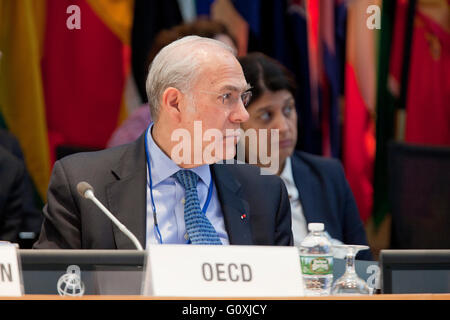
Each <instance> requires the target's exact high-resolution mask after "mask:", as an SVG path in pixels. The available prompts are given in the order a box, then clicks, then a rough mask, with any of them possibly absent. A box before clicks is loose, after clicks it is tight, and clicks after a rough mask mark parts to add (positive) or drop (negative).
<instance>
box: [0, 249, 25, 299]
mask: <svg viewBox="0 0 450 320" xmlns="http://www.w3.org/2000/svg"><path fill="white" fill-rule="evenodd" d="M21 295H22V281H21V276H20V271H19V259H18V255H17V247H16V246H15V245H14V244H12V243H8V242H1V243H0V296H3V297H18V296H21Z"/></svg>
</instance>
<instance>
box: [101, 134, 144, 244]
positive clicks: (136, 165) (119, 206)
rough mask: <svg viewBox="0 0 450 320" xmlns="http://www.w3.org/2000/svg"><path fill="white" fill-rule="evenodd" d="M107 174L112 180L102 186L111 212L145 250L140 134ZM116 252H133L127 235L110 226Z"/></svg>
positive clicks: (142, 141) (142, 138)
mask: <svg viewBox="0 0 450 320" xmlns="http://www.w3.org/2000/svg"><path fill="white" fill-rule="evenodd" d="M111 174H112V175H114V177H115V178H116V181H114V182H112V183H110V184H108V185H107V186H106V195H107V199H108V204H109V207H110V208H111V212H112V213H113V214H114V215H115V216H116V218H117V219H118V220H119V221H120V222H121V223H122V224H123V225H125V226H126V227H127V228H128V229H129V230H130V231H131V232H132V233H133V234H134V235H135V236H136V237H137V239H138V240H139V242H140V243H141V244H142V246H143V247H145V239H146V236H145V235H146V215H147V202H146V194H147V186H146V184H147V169H146V156H145V149H144V135H141V137H140V138H139V139H138V140H136V141H135V142H134V143H131V144H130V145H129V146H128V148H127V149H126V151H125V152H124V154H123V156H122V157H121V159H120V161H118V163H117V166H116V167H115V168H112V170H111ZM113 231H114V239H115V242H116V246H117V249H134V248H135V247H134V245H133V243H132V242H131V240H130V239H128V237H127V236H125V235H124V234H123V232H122V231H120V230H119V229H118V228H117V227H115V226H113Z"/></svg>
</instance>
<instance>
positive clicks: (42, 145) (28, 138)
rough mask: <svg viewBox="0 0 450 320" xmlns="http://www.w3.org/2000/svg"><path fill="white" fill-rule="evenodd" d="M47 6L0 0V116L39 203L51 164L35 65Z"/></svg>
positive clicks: (23, 0) (30, 1) (29, 1)
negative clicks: (17, 147) (21, 157)
mask: <svg viewBox="0 0 450 320" xmlns="http://www.w3.org/2000/svg"><path fill="white" fill-rule="evenodd" d="M45 9H46V2H45V1H39V5H37V3H36V2H35V1H33V0H20V1H11V0H0V50H1V51H2V54H3V56H2V59H1V60H0V112H1V113H2V116H3V118H4V119H5V122H6V124H7V126H8V129H9V131H10V132H12V133H13V134H14V135H15V136H16V137H17V138H18V139H19V142H20V145H21V147H22V151H23V153H24V156H25V162H26V165H27V169H28V171H29V173H30V175H31V177H32V179H33V182H34V184H35V185H36V188H37V190H38V192H39V195H40V196H41V199H42V200H43V201H46V192H47V187H48V182H49V178H50V160H49V147H48V137H47V123H46V115H45V101H44V91H43V86H42V77H41V66H40V60H41V55H42V46H43V44H42V41H43V34H44V32H43V31H44V28H45V24H44V23H45V19H44V18H43V17H45Z"/></svg>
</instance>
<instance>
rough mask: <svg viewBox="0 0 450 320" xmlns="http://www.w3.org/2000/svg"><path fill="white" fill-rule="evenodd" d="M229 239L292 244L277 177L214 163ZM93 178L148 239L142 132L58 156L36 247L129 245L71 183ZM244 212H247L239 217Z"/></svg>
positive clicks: (102, 196)
mask: <svg viewBox="0 0 450 320" xmlns="http://www.w3.org/2000/svg"><path fill="white" fill-rule="evenodd" d="M211 169H212V170H211V172H212V175H213V178H214V182H215V186H216V188H217V192H218V195H219V200H220V202H221V205H222V211H223V214H224V220H225V227H226V230H227V232H228V237H229V240H230V244H239V245H286V246H287V245H292V243H293V241H292V231H291V211H290V204H289V201H288V196H287V191H286V188H285V186H284V184H283V182H282V180H281V179H280V178H279V177H278V176H263V175H260V170H259V168H257V167H255V166H251V165H247V164H233V165H225V164H214V165H212V167H211ZM80 181H87V182H88V183H90V184H91V185H92V186H93V188H94V191H95V195H96V197H97V198H98V199H99V200H100V201H101V202H102V203H103V204H104V205H105V206H106V207H107V208H108V209H109V210H110V211H111V212H112V213H113V214H114V215H115V216H116V217H117V219H119V221H121V222H122V223H123V224H124V225H125V226H127V228H128V229H130V231H131V232H133V233H134V234H135V235H136V237H137V238H138V240H139V241H140V243H141V244H142V246H144V247H145V239H146V215H147V212H146V203H147V202H146V182H147V169H146V156H145V150H144V135H142V136H141V137H140V138H139V139H138V140H136V141H135V142H133V143H130V144H126V145H123V146H119V147H115V148H111V149H106V150H102V151H98V152H88V153H78V154H74V155H72V156H68V157H66V158H63V159H61V160H59V161H57V162H56V163H55V165H54V168H53V172H52V176H51V179H50V185H49V189H48V193H47V201H48V203H47V204H46V205H45V207H44V209H43V211H44V216H45V218H44V222H43V225H42V230H41V234H40V238H39V239H38V241H37V242H36V243H35V244H34V248H38V249H47V248H48V249H50V248H61V249H66V248H67V249H69V248H72V249H133V248H134V246H133V244H132V242H131V241H130V240H129V239H128V238H127V237H126V236H125V235H124V234H122V232H121V231H120V230H119V229H118V228H116V227H115V226H114V225H113V223H112V222H110V221H109V219H108V218H107V217H106V216H105V215H104V214H103V213H102V212H101V211H100V209H98V208H97V207H96V206H95V205H94V204H93V203H92V202H91V201H89V200H87V199H84V198H82V197H81V196H80V195H79V194H78V193H77V190H76V186H77V184H78V182H80ZM243 214H245V215H246V217H245V218H243V219H242V218H241V217H242V215H243Z"/></svg>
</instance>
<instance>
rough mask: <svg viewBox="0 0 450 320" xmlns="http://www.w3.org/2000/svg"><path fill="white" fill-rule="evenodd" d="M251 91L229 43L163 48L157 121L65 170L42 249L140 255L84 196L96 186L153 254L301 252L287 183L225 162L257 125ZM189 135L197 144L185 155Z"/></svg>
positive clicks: (154, 96)
mask: <svg viewBox="0 0 450 320" xmlns="http://www.w3.org/2000/svg"><path fill="white" fill-rule="evenodd" d="M248 89H249V86H248V84H247V82H246V80H245V77H244V75H243V72H242V68H241V66H240V64H239V62H238V61H237V59H236V58H235V56H234V54H233V50H232V49H231V48H229V47H228V46H227V45H225V44H223V43H221V42H219V41H216V40H212V39H206V38H201V37H197V36H189V37H185V38H182V39H180V40H177V41H175V42H173V43H171V44H170V45H168V46H166V47H165V48H163V49H162V50H161V51H160V53H159V54H158V55H157V56H156V57H155V59H154V60H153V62H152V65H151V67H150V70H149V75H148V78H147V94H148V98H149V104H150V106H151V114H152V119H154V123H152V124H151V125H150V126H149V128H148V129H147V130H146V131H145V132H144V133H143V134H142V135H141V137H140V138H139V139H138V140H137V141H135V142H133V143H131V144H127V145H123V146H119V147H115V148H110V149H106V150H102V151H99V152H93V153H80V154H75V155H72V156H69V157H66V158H64V159H62V160H60V161H57V162H56V163H55V166H54V168H53V172H52V177H51V181H50V185H49V189H48V203H47V205H46V206H45V207H44V216H45V219H44V223H43V226H42V231H41V235H40V239H39V240H38V241H37V242H36V243H35V245H34V247H35V248H74V249H75V248H83V249H130V248H133V243H132V242H131V241H130V240H129V239H128V238H127V237H126V236H125V235H123V234H122V232H121V231H120V230H119V229H117V228H116V227H115V226H114V225H113V224H112V223H111V222H110V221H109V220H108V218H107V217H105V216H104V215H103V214H102V213H101V211H100V210H99V209H98V208H97V207H95V205H94V204H93V203H91V202H89V201H87V200H85V199H83V198H82V197H80V196H79V195H78V194H77V191H76V186H77V184H78V182H80V181H87V182H88V183H90V184H91V185H92V186H93V188H94V190H95V193H96V196H97V198H98V199H99V200H100V201H101V202H103V203H104V204H105V205H106V206H107V207H108V208H109V209H110V210H111V211H112V213H113V214H114V215H115V216H116V217H117V218H118V220H120V221H121V222H122V223H123V224H124V225H126V226H127V227H128V228H129V229H130V230H131V232H132V233H134V234H135V235H136V237H137V239H138V240H139V242H140V243H141V244H142V246H143V247H145V246H146V245H148V244H157V243H160V244H165V243H178V244H184V243H192V244H240V245H292V244H293V240H292V232H291V213H290V205H289V200H288V196H287V191H286V188H285V186H284V184H283V182H282V180H281V179H280V178H279V177H277V176H268V175H261V174H260V170H259V168H257V167H256V166H251V165H246V164H237V163H234V164H225V163H223V162H222V163H218V161H220V160H224V159H232V158H233V157H234V155H235V152H236V151H235V150H236V149H235V145H236V143H237V141H238V138H237V136H236V134H235V133H234V132H236V130H237V129H239V127H240V124H241V123H242V122H245V121H246V120H247V119H248V117H249V115H248V113H247V111H246V108H245V105H246V104H247V103H248V100H249V95H250V94H249V92H248ZM198 129H200V130H198ZM208 130H209V132H211V131H214V132H215V133H217V132H219V133H221V135H219V136H217V135H216V136H215V139H214V143H213V144H214V146H215V147H214V148H213V149H214V150H213V151H212V152H207V151H208V147H210V146H211V143H212V142H211V143H210V142H208V141H210V140H208V139H206V140H205V139H203V138H201V137H199V133H198V132H199V131H200V132H203V133H205V132H208ZM181 136H183V137H185V136H188V137H190V138H189V139H188V140H184V142H185V143H184V144H182V148H181V149H182V150H180V143H179V142H178V141H180V140H179V139H180V137H181ZM177 137H178V140H177ZM190 146H193V147H192V148H190ZM220 149H221V150H220ZM209 151H211V150H209ZM219 151H220V152H219ZM179 154H183V155H182V156H181V158H180V157H178V156H177V155H179ZM205 154H206V155H207V156H205ZM268 191H270V192H268Z"/></svg>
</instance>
